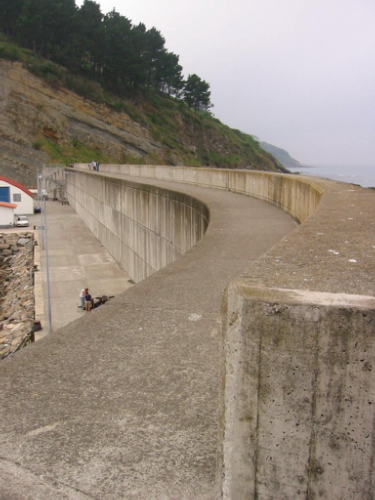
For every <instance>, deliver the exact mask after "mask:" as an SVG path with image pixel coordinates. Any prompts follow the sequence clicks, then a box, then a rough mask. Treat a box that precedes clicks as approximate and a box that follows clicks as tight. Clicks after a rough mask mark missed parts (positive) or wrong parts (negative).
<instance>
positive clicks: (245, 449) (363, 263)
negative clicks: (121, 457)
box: [104, 166, 375, 499]
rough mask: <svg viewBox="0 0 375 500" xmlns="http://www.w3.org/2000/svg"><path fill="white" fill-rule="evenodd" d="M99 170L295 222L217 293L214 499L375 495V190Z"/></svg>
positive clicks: (250, 177)
mask: <svg viewBox="0 0 375 500" xmlns="http://www.w3.org/2000/svg"><path fill="white" fill-rule="evenodd" d="M104 170H105V171H107V172H111V173H120V172H122V173H126V174H128V175H132V176H140V177H143V176H146V177H151V178H155V179H164V180H174V181H176V180H177V181H179V182H185V183H189V184H196V185H201V186H208V187H214V188H219V189H225V190H230V191H233V192H237V193H241V194H246V195H251V196H255V197H257V198H260V199H262V200H265V201H268V202H270V203H272V204H275V205H276V206H278V207H280V208H282V209H283V210H284V211H286V212H287V213H289V214H291V215H292V216H293V217H294V218H296V219H297V220H298V221H300V222H304V224H302V225H301V226H300V227H299V228H298V229H297V230H295V231H294V233H293V234H292V235H289V237H288V238H287V239H284V240H283V241H282V242H281V243H280V244H278V245H276V247H274V248H273V249H272V250H271V251H270V252H269V253H268V254H267V255H266V256H265V257H263V258H261V259H260V260H259V261H257V262H256V263H254V264H253V265H252V267H251V268H249V269H248V270H247V272H246V275H245V276H244V277H243V278H241V279H240V280H237V281H236V282H234V283H233V284H231V285H230V286H229V288H228V291H227V294H226V298H225V304H224V309H223V310H224V313H223V327H222V334H223V346H224V348H225V353H226V355H225V358H224V360H223V363H222V405H221V419H220V421H221V422H222V427H221V432H222V434H221V440H222V443H223V447H222V453H221V465H220V466H219V468H218V470H219V477H222V478H223V479H222V480H221V481H220V482H221V494H222V497H223V498H226V499H242V498H270V497H271V498H276V497H277V498H278V497H280V495H281V496H282V497H284V498H299V497H300V498H313V497H318V496H320V497H324V498H357V499H362V498H365V497H368V498H374V497H375V485H374V484H373V474H374V471H373V462H374V456H375V444H374V442H375V435H374V431H373V423H374V405H375V397H374V389H373V388H374V387H375V374H374V371H373V366H375V344H374V333H375V312H374V310H375V299H374V295H375V286H374V276H375V264H374V257H375V228H374V219H373V214H374V213H375V193H374V192H373V191H371V190H365V189H362V188H359V187H357V186H351V185H348V184H341V183H335V182H331V181H326V180H322V179H311V178H305V177H299V176H292V175H290V176H289V175H281V174H268V173H263V172H248V171H223V170H215V169H190V168H184V167H178V168H168V167H163V166H160V167H149V166H121V167H119V166H105V167H104ZM319 203H320V206H319ZM318 207H319V209H318Z"/></svg>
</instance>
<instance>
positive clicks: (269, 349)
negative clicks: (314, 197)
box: [222, 283, 375, 500]
mask: <svg viewBox="0 0 375 500" xmlns="http://www.w3.org/2000/svg"><path fill="white" fill-rule="evenodd" d="M225 317H226V325H225V329H224V332H225V333H224V339H223V340H224V346H225V349H226V359H225V368H224V382H223V391H224V392H223V408H224V410H223V415H222V417H223V421H224V423H223V441H224V447H223V463H224V465H223V474H224V478H225V479H224V482H223V498H227V499H229V498H232V499H233V498H318V497H323V498H351V499H358V500H360V499H362V498H373V497H374V495H375V487H374V486H373V484H372V475H373V470H372V466H371V464H372V461H373V459H372V457H373V456H374V449H375V446H374V442H375V431H374V427H373V422H374V418H373V415H374V404H375V393H374V389H373V388H374V387H375V370H373V367H374V366H375V337H374V331H375V299H374V298H373V297H366V296H354V295H345V294H342V295H339V294H329V293H326V294H322V293H318V292H302V291H294V290H273V289H257V288H250V287H247V286H246V285H241V284H240V283H237V284H236V285H232V286H231V287H230V288H229V291H228V294H227V302H226V314H225ZM338 492H341V493H340V496H339V497H338V496H337V495H338ZM343 492H345V494H344V495H343Z"/></svg>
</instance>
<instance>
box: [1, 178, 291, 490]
mask: <svg viewBox="0 0 375 500" xmlns="http://www.w3.org/2000/svg"><path fill="white" fill-rule="evenodd" d="M155 182H156V181H153V183H155ZM157 184H158V185H160V186H164V187H168V188H169V189H175V190H179V191H182V192H183V193H186V194H189V195H190V196H194V197H196V198H198V199H200V200H202V201H203V202H204V203H205V204H206V205H207V206H208V208H209V211H210V225H209V227H208V230H207V233H206V235H205V237H204V238H203V239H202V240H201V241H199V242H198V244H196V245H195V246H194V247H193V248H191V250H189V251H188V252H187V253H186V254H185V255H184V256H183V257H181V258H180V259H178V260H177V261H175V262H174V263H172V264H170V265H168V266H167V267H165V268H164V269H162V270H160V271H158V272H157V273H155V274H154V275H152V276H151V277H150V278H148V279H147V280H144V281H142V282H140V283H138V284H137V285H135V286H133V287H131V288H130V289H129V290H127V291H125V292H124V293H123V294H119V293H118V291H119V289H121V287H122V286H123V285H124V286H125V287H126V282H127V276H124V274H122V272H120V271H117V270H115V268H111V270H110V271H108V270H107V269H108V268H104V267H102V266H103V264H104V263H105V261H106V259H107V256H106V254H105V252H102V251H101V249H100V248H99V247H97V246H96V244H94V243H93V242H92V240H91V239H90V238H89V237H88V234H87V231H84V230H81V229H80V225H79V224H78V221H77V220H76V219H75V216H74V214H73V213H72V210H71V208H70V207H67V206H61V205H53V202H48V207H47V209H48V221H49V222H48V227H49V230H50V232H49V251H50V266H51V282H52V284H53V289H54V291H56V295H53V315H52V319H53V321H54V318H55V322H56V324H57V321H58V319H57V318H60V320H61V318H64V317H66V318H67V319H68V318H69V319H70V316H69V314H70V311H73V310H75V309H76V306H77V298H76V295H77V292H78V291H79V289H80V287H81V286H83V285H84V284H85V283H83V282H87V284H88V286H89V287H90V288H91V289H92V290H93V291H94V294H95V295H96V294H101V293H106V294H110V293H113V294H114V295H116V297H115V298H114V299H112V300H111V301H110V302H108V303H107V304H106V305H104V306H101V307H100V308H98V309H97V310H94V311H93V312H92V313H90V314H85V313H78V312H77V311H75V313H74V314H75V315H78V316H79V315H81V317H78V319H76V320H75V321H73V322H72V323H69V324H67V325H66V326H64V327H63V328H61V329H59V330H57V331H55V327H54V333H52V334H51V335H47V336H45V337H44V338H42V339H41V340H40V341H38V342H36V343H35V344H34V345H32V346H31V347H29V348H27V349H24V350H23V351H21V352H19V353H17V354H16V355H14V356H12V357H9V358H7V359H6V360H4V362H2V363H1V366H0V373H1V375H0V377H1V386H2V390H1V394H0V415H1V422H2V425H1V431H0V437H1V440H0V442H1V444H0V498H4V499H8V498H9V499H11V498H17V499H20V500H23V499H35V498H37V499H38V500H47V499H48V500H50V499H51V498H54V499H88V498H92V499H118V498H124V499H126V500H131V499H141V500H142V499H144V500H146V499H147V500H164V499H165V500H166V499H170V500H172V499H186V500H193V499H194V500H196V499H199V500H205V499H207V500H208V499H215V498H217V496H218V483H217V478H216V473H217V455H218V449H219V442H218V439H219V431H218V426H219V422H218V406H219V391H220V359H221V355H222V353H221V351H220V341H219V340H220V339H219V337H220V335H219V329H220V302H221V297H222V293H223V289H224V288H225V286H227V285H228V284H229V283H230V281H232V280H233V279H234V278H235V277H236V276H238V275H239V274H240V273H241V272H243V270H244V269H246V268H247V267H248V266H249V265H250V264H251V263H252V262H255V260H256V259H258V258H259V257H260V256H261V255H262V254H264V253H265V252H266V251H267V250H269V249H270V248H271V247H273V245H275V244H276V243H277V242H278V241H279V240H280V239H281V238H283V237H284V236H285V235H287V234H289V233H290V232H291V231H292V230H293V229H294V228H295V227H296V223H295V221H294V220H293V219H292V218H291V217H290V216H288V215H286V214H285V213H283V212H282V211H281V210H279V209H277V208H275V207H273V206H271V205H269V204H267V203H265V202H262V201H259V200H255V199H253V198H249V197H246V196H241V195H238V194H233V193H230V192H226V191H218V190H214V189H207V188H202V187H196V186H181V185H179V184H173V183H170V182H162V181H157ZM61 233H63V235H64V236H63V240H64V241H63V242H62V241H60V242H59V243H58V244H57V245H56V241H55V240H56V239H57V238H56V236H57V235H60V234H61ZM58 238H60V237H59V236H58ZM88 249H90V250H88ZM76 257H78V261H77V260H76ZM41 262H43V260H41ZM88 263H89V264H88ZM41 265H42V269H43V264H41ZM82 269H84V271H82ZM119 274H122V278H121V279H122V280H123V281H119V282H118V283H116V284H114V285H113V288H111V289H110V283H111V281H114V278H116V277H118V275H119ZM103 275H104V276H103ZM73 277H74V278H73ZM54 293H55V292H54ZM61 297H64V299H63V301H61ZM56 303H57V307H56ZM54 311H55V312H54ZM68 311H69V313H68ZM72 319H74V318H72ZM60 320H59V321H60ZM61 324H62V323H61Z"/></svg>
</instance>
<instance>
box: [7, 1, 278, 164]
mask: <svg viewBox="0 0 375 500" xmlns="http://www.w3.org/2000/svg"><path fill="white" fill-rule="evenodd" d="M58 6H59V7H58ZM72 6H74V8H73V9H72ZM57 8H59V9H62V11H61V12H60V11H59V15H60V14H61V16H62V17H57V21H56V19H55V18H54V17H53V16H54V12H55V9H57ZM64 15H66V16H67V17H66V20H65V21H66V22H64ZM69 16H71V17H69ZM47 22H48V23H51V24H49V25H48V29H46V26H47V25H46V23H47ZM33 23H34V24H33ZM38 23H39V24H38ZM32 24H33V27H32V26H31V25H32ZM57 25H58V26H57ZM62 30H63V32H62ZM1 31H2V32H3V34H1V33H0V58H3V59H8V60H10V61H13V62H14V61H19V62H20V63H22V64H23V65H24V66H25V67H26V68H27V69H28V70H29V71H31V72H32V73H33V74H35V75H36V76H38V77H40V78H43V79H44V80H45V81H46V82H48V84H49V85H51V86H54V87H56V88H59V89H60V88H67V89H69V90H71V91H73V92H75V93H76V94H78V95H80V96H82V97H83V98H85V99H87V100H90V101H93V102H96V103H100V104H103V105H105V106H107V107H108V108H110V109H111V110H113V112H116V113H119V114H122V113H126V114H127V115H128V116H129V117H130V118H131V119H132V120H133V121H135V122H137V123H139V124H140V125H141V126H142V127H143V128H144V129H145V131H146V132H145V133H148V134H149V135H150V136H151V137H152V138H153V140H154V141H156V142H157V144H158V147H159V145H160V146H161V149H162V151H161V152H160V153H159V154H149V155H144V156H142V157H139V156H132V155H129V154H128V155H126V156H125V157H123V158H113V157H110V156H109V155H108V154H106V152H105V151H102V150H100V149H98V148H93V147H88V146H86V145H84V144H82V143H79V142H77V141H72V142H71V143H69V144H64V143H62V141H59V140H58V138H56V137H54V132H53V131H51V134H49V133H44V131H39V132H38V133H36V136H35V138H34V143H33V146H34V148H35V149H37V150H42V151H44V152H46V153H47V154H48V155H49V156H50V158H51V160H53V161H55V162H58V163H65V164H69V163H71V162H88V161H91V160H92V159H93V158H95V159H96V161H99V162H101V163H119V162H121V163H150V164H158V163H167V164H170V165H192V166H215V167H219V168H250V169H259V170H283V167H282V166H281V165H280V163H278V162H277V161H276V160H275V159H274V158H273V157H272V156H271V155H270V154H269V153H267V152H265V151H264V150H262V149H261V148H260V147H259V144H258V143H257V142H256V141H255V140H254V139H253V138H252V137H251V136H250V135H248V134H244V133H243V132H241V131H239V130H233V129H231V128H229V127H227V126H226V125H224V124H222V123H221V122H220V121H219V120H218V119H216V118H214V117H213V116H212V114H211V113H210V112H209V108H210V107H211V103H210V91H209V84H208V83H207V82H205V81H204V80H201V78H200V77H199V76H197V75H195V74H193V75H189V76H188V78H187V80H186V81H183V79H182V77H181V71H182V68H181V66H179V64H178V56H176V55H175V54H171V53H169V52H167V50H166V49H165V47H164V43H165V41H164V39H163V37H162V36H161V34H160V33H159V32H158V31H157V30H156V29H155V28H152V29H151V30H148V31H147V30H146V28H145V27H144V25H142V24H140V25H138V26H132V25H131V23H130V21H129V20H127V19H126V18H124V17H122V16H120V15H119V14H118V13H116V12H114V11H113V12H111V13H109V14H107V15H105V16H103V14H101V12H100V6H99V5H98V4H96V3H95V2H92V1H91V0H85V2H84V4H83V5H82V7H81V8H77V7H76V6H75V4H74V0H0V32H1ZM72 37H73V38H72ZM98 39H99V40H100V43H98ZM15 42H17V43H18V45H17V44H16V43H15ZM21 45H22V46H21ZM31 49H34V50H31ZM45 56H48V57H49V58H50V59H49V60H48V59H46V58H45Z"/></svg>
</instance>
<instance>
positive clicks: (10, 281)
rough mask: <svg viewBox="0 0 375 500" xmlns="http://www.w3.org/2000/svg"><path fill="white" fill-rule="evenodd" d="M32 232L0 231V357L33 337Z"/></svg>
mask: <svg viewBox="0 0 375 500" xmlns="http://www.w3.org/2000/svg"><path fill="white" fill-rule="evenodd" d="M34 245H35V242H34V235H33V233H30V232H25V233H9V234H5V233H4V234H0V262H1V268H0V273H1V285H0V288H1V289H0V292H1V310H0V359H3V358H5V357H6V356H8V355H9V354H12V353H13V352H15V351H17V350H18V349H20V348H21V347H24V346H25V345H27V344H29V343H30V342H33V341H34V331H35V327H36V324H35V298H34V272H35V269H34Z"/></svg>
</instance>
